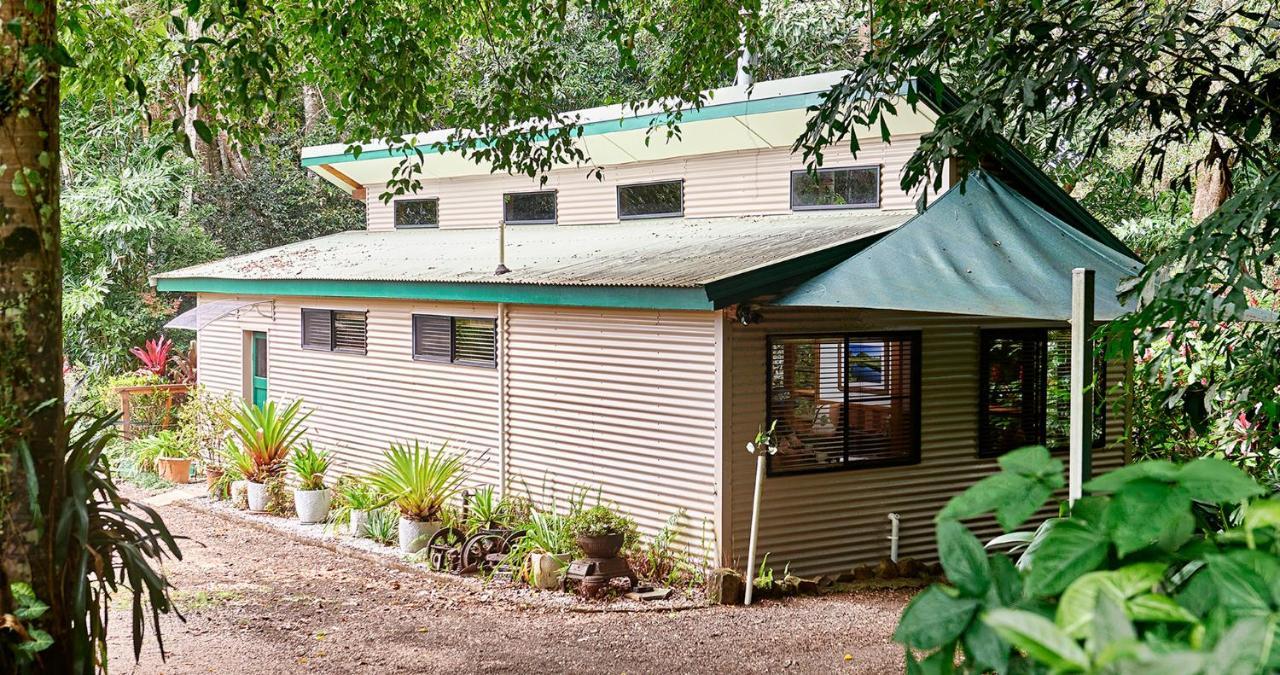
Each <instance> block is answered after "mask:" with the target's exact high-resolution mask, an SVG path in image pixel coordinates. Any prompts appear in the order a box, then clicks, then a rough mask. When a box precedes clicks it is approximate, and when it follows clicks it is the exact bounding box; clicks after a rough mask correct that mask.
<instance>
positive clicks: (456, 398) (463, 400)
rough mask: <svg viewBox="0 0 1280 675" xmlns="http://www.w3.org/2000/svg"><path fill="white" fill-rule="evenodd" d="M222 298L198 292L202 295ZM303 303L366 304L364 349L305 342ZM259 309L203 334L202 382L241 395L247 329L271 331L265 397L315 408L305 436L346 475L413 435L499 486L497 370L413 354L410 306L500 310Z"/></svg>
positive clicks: (288, 302)
mask: <svg viewBox="0 0 1280 675" xmlns="http://www.w3.org/2000/svg"><path fill="white" fill-rule="evenodd" d="M223 297H225V296H212V295H201V296H200V300H201V301H202V302H203V301H208V300H212V299H222V298H223ZM244 299H246V300H247V299H250V298H244ZM303 307H314V308H319V309H343V310H356V311H365V310H367V311H368V353H367V354H345V353H340V352H326V351H316V350H304V349H302V347H301V337H300V330H299V329H300V325H301V315H302V311H301V310H302V308H303ZM259 308H260V309H259ZM259 308H251V309H247V310H241V311H240V312H239V313H238V314H237V315H233V316H228V317H225V318H223V319H219V320H217V321H215V322H213V323H212V324H210V325H209V326H207V327H206V328H204V329H203V330H201V331H200V333H199V336H198V343H197V344H198V345H199V358H200V361H199V368H200V370H199V377H200V382H201V383H202V384H204V385H205V386H207V387H209V388H210V389H212V390H214V391H226V392H231V393H233V394H243V393H244V379H243V378H244V375H243V372H244V371H243V365H242V364H243V362H244V351H243V349H244V342H243V340H244V338H243V335H244V331H254V330H262V331H266V332H267V341H268V372H267V375H268V395H269V396H270V398H271V399H273V400H276V401H283V402H291V401H293V400H295V399H298V398H301V399H303V400H304V401H305V403H304V408H305V409H308V410H311V411H312V414H311V417H310V419H308V420H307V426H308V427H310V432H309V434H308V438H310V439H311V440H312V441H313V442H315V444H316V445H317V447H321V448H324V449H327V450H332V451H333V452H334V453H335V454H336V455H337V457H338V460H339V462H338V469H339V470H340V471H341V472H343V473H346V472H353V471H366V470H368V469H369V468H371V467H373V466H374V465H375V464H376V463H377V462H378V461H379V460H380V459H381V458H382V453H383V451H384V450H386V448H387V446H388V444H389V443H391V442H392V441H404V440H414V439H416V440H420V441H422V442H424V443H428V442H429V443H431V444H432V447H435V446H436V445H438V444H440V443H442V442H444V441H448V442H449V445H450V447H452V448H453V449H454V450H456V451H459V452H465V453H466V455H467V457H468V461H470V462H471V463H472V464H473V466H474V468H475V472H476V473H475V476H474V478H473V481H472V482H474V483H485V484H491V485H496V484H497V480H498V475H497V466H498V458H497V452H498V450H497V447H498V443H497V436H498V396H497V387H498V375H497V370H496V369H494V368H480V367H474V366H461V365H453V364H439V363H427V362H423V361H414V360H413V359H412V358H411V352H410V349H411V346H410V339H411V333H412V331H411V319H410V316H411V314H412V313H414V312H418V313H435V314H453V315H457V316H483V317H495V316H496V312H495V307H494V306H493V305H469V304H461V303H453V304H431V303H419V302H408V301H388V300H359V299H355V300H352V299H337V298H278V299H276V301H275V306H274V312H272V310H271V309H270V306H269V305H262V306H259ZM272 314H274V318H272Z"/></svg>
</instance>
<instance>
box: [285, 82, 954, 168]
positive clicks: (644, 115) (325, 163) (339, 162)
mask: <svg viewBox="0 0 1280 675" xmlns="http://www.w3.org/2000/svg"><path fill="white" fill-rule="evenodd" d="M844 75H845V72H843V71H838V72H830V73H820V74H817V75H807V76H803V77H793V78H787V79H783V80H773V81H768V82H761V83H758V84H756V85H755V86H754V87H752V88H751V89H746V88H742V87H727V88H723V89H714V90H711V91H709V92H708V93H707V100H706V102H705V103H704V104H703V105H702V106H701V107H697V108H691V107H689V108H686V109H685V110H683V112H682V113H681V118H680V129H681V133H680V135H679V136H678V137H675V136H673V137H670V138H668V137H667V135H666V134H665V133H662V132H661V131H659V132H658V133H656V134H650V132H649V129H650V127H651V126H652V125H655V124H656V125H661V124H662V123H663V121H664V120H665V118H666V116H667V113H666V112H665V111H664V110H663V108H662V106H661V105H655V106H649V107H644V108H639V109H636V108H631V107H628V106H624V105H611V106H603V107H599V108H590V109H587V110H579V111H574V112H569V113H565V114H564V115H563V117H564V118H565V119H570V120H573V121H574V122H575V123H576V124H577V125H579V127H580V128H581V131H582V135H581V137H580V138H578V139H577V140H576V141H575V143H576V144H577V145H578V146H579V148H580V149H581V150H582V151H583V152H584V153H585V154H586V156H587V157H589V158H590V162H591V163H592V165H595V166H610V165H617V164H627V163H631V162H642V161H652V160H661V159H671V158H675V157H683V156H688V155H703V154H711V153H718V152H731V151H736V150H752V149H764V148H790V147H791V146H792V145H793V144H794V143H795V140H796V138H797V137H798V136H799V135H800V133H801V131H802V130H803V129H804V127H805V123H806V121H807V120H808V116H809V112H808V108H809V107H810V106H813V105H816V104H817V103H818V102H819V101H820V99H821V95H822V93H823V92H826V91H827V90H829V89H830V88H831V86H832V85H833V84H835V83H837V82H839V81H840V79H841V78H842V77H843V76H844ZM898 110H899V113H898V114H897V115H895V116H892V117H889V118H887V119H886V124H887V126H888V128H889V130H890V132H891V133H893V134H895V135H896V134H922V133H925V132H927V131H929V130H930V129H932V128H933V123H934V121H935V120H936V119H937V116H936V114H935V113H934V111H933V110H932V109H930V108H926V107H921V108H919V109H917V110H912V109H911V107H910V106H906V105H900V106H898ZM453 132H454V130H452V129H444V130H439V131H433V132H429V133H423V134H416V135H414V136H412V137H408V138H406V139H405V140H406V141H407V142H410V143H411V144H412V145H413V146H415V147H416V151H415V150H414V149H408V148H403V147H401V148H397V149H394V150H393V149H391V148H389V147H388V145H387V144H386V143H382V142H374V143H366V144H362V145H361V146H360V147H361V150H360V152H359V154H358V156H357V154H356V153H354V152H352V147H351V146H349V145H347V144H343V143H336V144H329V145H320V146H312V147H306V148H303V149H302V165H303V166H304V167H307V168H308V169H310V170H311V171H313V172H315V173H316V174H317V175H319V176H320V177H322V178H324V179H325V180H327V181H329V182H330V183H332V184H334V185H335V186H337V187H339V188H340V189H342V190H344V191H345V192H347V193H348V194H352V193H353V192H354V191H356V190H358V189H359V188H360V187H364V186H370V185H378V184H382V183H386V182H387V180H389V179H390V178H391V176H392V170H393V169H395V168H396V167H397V166H399V165H400V163H401V162H402V161H403V160H404V159H405V158H406V157H415V156H416V153H417V152H421V153H422V155H423V157H422V160H421V161H420V162H419V165H420V166H421V169H422V176H423V177H425V178H457V177H464V176H481V175H488V174H490V173H492V168H491V167H490V166H489V165H488V164H477V163H476V162H475V161H473V160H472V159H469V158H465V157H463V156H462V154H461V153H458V152H453V151H447V152H444V153H441V152H440V150H439V149H438V148H437V147H436V144H443V143H446V142H447V141H448V139H449V137H450V135H451V134H452V133H453ZM855 133H856V134H857V135H858V137H860V138H870V137H875V138H879V137H880V135H881V129H880V128H879V126H877V127H875V128H870V127H867V128H863V129H859V130H856V131H855Z"/></svg>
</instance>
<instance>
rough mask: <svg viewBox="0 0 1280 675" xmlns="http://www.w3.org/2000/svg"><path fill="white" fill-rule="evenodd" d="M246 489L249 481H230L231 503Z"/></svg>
mask: <svg viewBox="0 0 1280 675" xmlns="http://www.w3.org/2000/svg"><path fill="white" fill-rule="evenodd" d="M248 489H249V481H247V480H233V481H231V503H232V504H235V503H236V502H237V501H238V500H239V499H240V495H242V494H244V493H245V492H246V491H248Z"/></svg>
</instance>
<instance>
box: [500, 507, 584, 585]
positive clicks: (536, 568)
mask: <svg viewBox="0 0 1280 675" xmlns="http://www.w3.org/2000/svg"><path fill="white" fill-rule="evenodd" d="M521 529H523V530H524V532H525V535H524V536H523V537H521V538H520V539H518V540H516V542H515V543H514V544H513V546H514V549H513V551H512V554H511V556H510V557H509V558H508V560H509V561H510V562H511V563H512V564H513V565H515V566H516V567H518V568H520V569H522V570H523V576H524V577H525V579H526V580H527V581H528V582H529V585H531V586H533V587H535V588H541V589H543V590H552V589H555V588H559V586H560V576H561V574H562V572H563V571H564V568H566V567H568V566H569V562H570V561H571V560H572V559H573V551H574V549H575V548H576V545H575V543H574V537H573V531H572V529H571V527H570V523H569V519H568V518H566V517H565V516H562V515H560V514H558V513H554V512H549V511H544V512H539V513H534V514H533V515H532V516H530V517H529V520H528V521H527V522H526V523H524V524H523V525H522V526H521Z"/></svg>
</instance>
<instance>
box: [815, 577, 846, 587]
mask: <svg viewBox="0 0 1280 675" xmlns="http://www.w3.org/2000/svg"><path fill="white" fill-rule="evenodd" d="M840 576H844V575H843V574H842V575H840ZM835 585H836V578H835V577H833V576H831V575H830V574H824V575H822V576H820V577H818V590H820V591H825V590H827V589H828V588H831V587H832V586H835Z"/></svg>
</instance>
